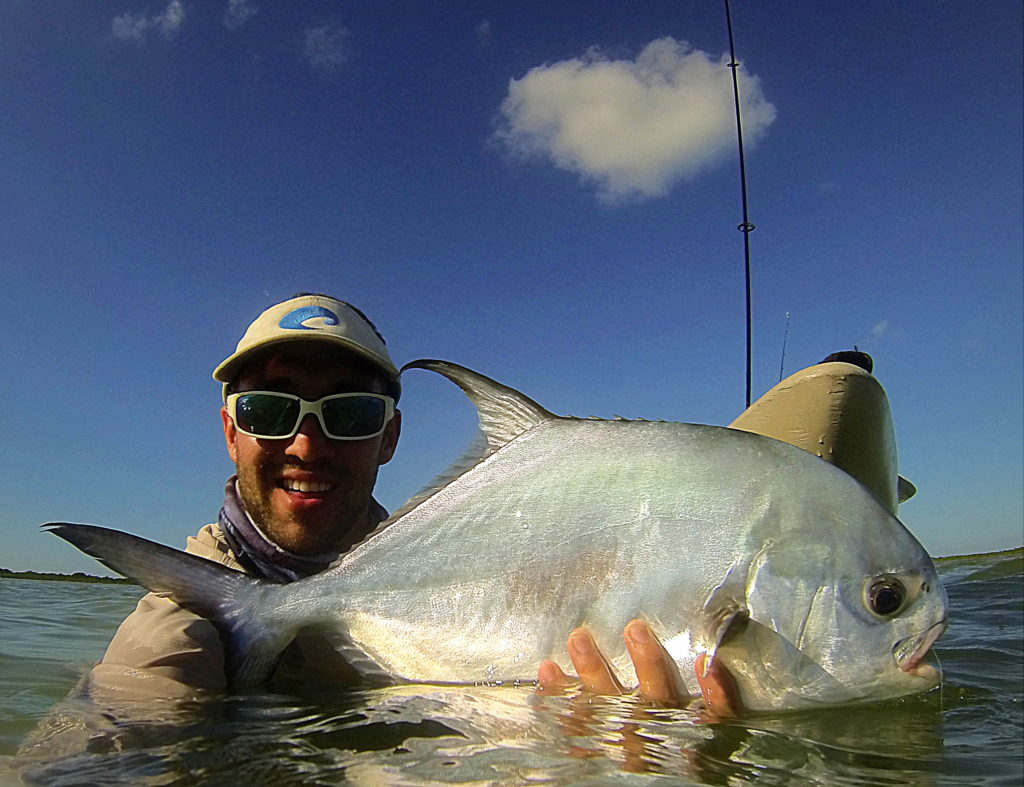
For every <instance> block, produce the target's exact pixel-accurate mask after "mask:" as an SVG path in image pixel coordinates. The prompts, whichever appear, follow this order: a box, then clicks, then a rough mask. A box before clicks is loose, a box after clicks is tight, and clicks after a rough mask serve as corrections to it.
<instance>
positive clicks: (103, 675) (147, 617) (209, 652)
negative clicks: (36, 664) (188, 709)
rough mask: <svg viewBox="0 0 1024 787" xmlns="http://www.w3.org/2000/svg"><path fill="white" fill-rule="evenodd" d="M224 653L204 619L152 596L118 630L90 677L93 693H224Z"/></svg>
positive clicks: (172, 695) (165, 695)
mask: <svg viewBox="0 0 1024 787" xmlns="http://www.w3.org/2000/svg"><path fill="white" fill-rule="evenodd" d="M226 686H227V680H226V677H225V674H224V648H223V646H222V644H221V641H220V637H219V636H218V634H217V630H216V629H215V628H214V627H213V625H212V624H211V623H210V622H209V621H208V620H206V619H205V618H202V617H199V616H198V615H195V614H193V613H191V612H189V611H188V610H185V609H182V608H181V607H179V606H178V605H177V604H175V603H174V602H173V601H171V600H170V599H167V598H163V597H161V596H157V595H154V594H152V593H150V594H149V595H147V596H144V597H143V598H142V600H141V601H140V602H139V605H138V607H136V609H135V611H134V612H132V613H131V614H130V615H129V616H128V617H127V618H125V619H124V621H123V622H122V623H121V626H120V627H119V628H118V630H117V632H116V633H115V634H114V638H113V639H112V640H111V642H110V645H109V646H108V647H107V652H106V653H105V654H104V656H103V659H102V660H101V661H100V663H99V664H97V665H96V666H95V667H94V668H93V669H92V672H91V673H90V675H89V687H90V690H91V691H92V692H93V693H94V696H95V695H96V694H97V693H102V692H117V693H119V694H122V695H123V694H125V693H129V694H131V695H132V696H136V697H140V698H141V697H150V696H151V697H163V698H167V699H175V698H182V699H185V698H189V697H195V696H198V695H199V694H203V693H207V692H219V691H224V689H225V688H226Z"/></svg>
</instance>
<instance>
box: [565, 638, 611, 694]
mask: <svg viewBox="0 0 1024 787" xmlns="http://www.w3.org/2000/svg"><path fill="white" fill-rule="evenodd" d="M569 658H570V659H572V666H573V667H574V668H575V669H576V674H577V675H579V676H580V683H581V684H582V686H583V688H584V689H586V690H587V691H592V692H594V693H595V694H622V693H623V688H622V684H621V683H619V680H618V678H616V677H615V673H614V672H612V669H611V667H609V666H608V663H607V662H606V661H605V660H604V656H602V655H601V651H599V650H598V649H597V644H596V643H595V642H594V638H593V637H592V636H590V632H589V631H587V630H586V629H583V628H578V629H576V630H575V631H573V632H572V634H570V635H569Z"/></svg>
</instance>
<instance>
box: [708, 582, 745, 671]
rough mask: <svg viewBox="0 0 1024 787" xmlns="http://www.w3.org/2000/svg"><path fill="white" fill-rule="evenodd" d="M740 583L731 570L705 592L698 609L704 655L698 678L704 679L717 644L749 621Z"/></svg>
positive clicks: (724, 640)
mask: <svg viewBox="0 0 1024 787" xmlns="http://www.w3.org/2000/svg"><path fill="white" fill-rule="evenodd" d="M742 591H743V585H742V584H741V583H740V581H739V577H738V576H736V569H735V568H734V569H731V570H730V571H729V573H728V574H726V576H725V579H724V580H723V581H722V583H721V584H720V585H718V586H717V587H716V588H715V589H714V590H712V591H711V593H710V594H709V595H708V597H707V600H706V601H705V602H704V608H703V609H702V610H701V615H702V618H703V621H702V626H701V634H700V637H699V641H700V642H701V644H702V645H703V647H704V650H705V652H706V653H707V657H706V658H705V659H704V660H703V670H702V674H701V677H702V678H706V677H707V676H708V672H709V670H710V669H711V665H712V663H713V662H714V660H715V656H716V655H717V653H718V649H719V647H721V646H722V645H723V644H725V643H726V642H727V641H728V640H729V639H730V638H732V637H734V636H736V635H738V634H741V633H742V632H743V630H744V629H745V628H746V627H747V622H748V621H749V620H750V610H749V609H747V605H746V602H745V601H744V600H743V599H744V594H743V592H742Z"/></svg>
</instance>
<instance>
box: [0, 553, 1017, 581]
mask: <svg viewBox="0 0 1024 787" xmlns="http://www.w3.org/2000/svg"><path fill="white" fill-rule="evenodd" d="M1018 552H1021V553H1024V546H1020V547H1012V548H1011V549H1000V550H997V551H995V552H977V553H974V552H972V553H970V554H967V555H944V556H943V557H936V558H932V559H933V560H935V561H936V562H937V563H941V562H943V561H946V560H962V559H963V558H968V557H970V558H975V557H996V556H998V555H1012V554H1015V553H1018ZM0 579H45V580H49V581H51V582H91V583H97V584H101V585H135V584H137V583H136V582H133V581H132V580H130V579H125V578H124V577H94V576H92V575H91V574H83V573H82V572H81V571H76V572H75V573H74V574H51V573H49V572H46V571H11V570H10V569H7V568H0Z"/></svg>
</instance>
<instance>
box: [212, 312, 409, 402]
mask: <svg viewBox="0 0 1024 787" xmlns="http://www.w3.org/2000/svg"><path fill="white" fill-rule="evenodd" d="M295 341H302V342H323V343H325V344H334V345H339V346H341V347H344V348H345V349H346V350H351V351H352V352H354V353H356V354H357V355H360V356H362V357H363V358H365V359H366V360H368V361H370V362H371V363H373V364H374V365H375V366H378V367H380V369H381V370H382V371H383V372H384V373H385V375H387V377H388V379H389V380H390V381H391V382H392V383H394V385H395V390H396V392H397V391H398V369H397V368H396V367H395V364H394V362H393V361H392V360H391V356H390V355H388V350H387V347H386V346H385V344H384V339H383V338H382V337H381V335H380V334H379V333H377V329H376V328H374V327H373V324H372V323H371V322H370V321H369V320H368V319H367V318H366V316H365V315H364V314H363V313H362V312H360V311H359V310H358V309H356V308H355V307H354V306H352V305H351V304H349V303H345V301H339V300H337V299H336V298H332V297H330V296H328V295H299V296H296V297H294V298H290V299H289V300H287V301H283V302H281V303H277V304H274V305H273V306H271V307H270V308H269V309H267V310H266V311H264V312H263V313H262V314H261V315H260V316H259V317H257V318H256V319H255V320H254V321H253V322H252V324H251V325H250V326H249V327H248V328H247V329H246V331H245V334H243V336H242V338H241V339H240V340H239V342H238V346H237V347H236V348H235V351H234V353H232V354H231V355H230V356H228V357H227V358H226V359H224V361H223V362H222V363H221V364H220V365H219V366H218V367H217V368H216V369H214V370H213V379H214V380H217V381H218V382H222V383H230V382H231V381H232V380H233V379H234V378H235V376H236V375H237V374H238V371H239V369H241V367H242V364H244V363H245V361H247V360H248V359H249V358H250V357H251V356H252V354H253V353H254V352H255V351H257V350H262V349H263V348H265V347H269V346H271V345H275V344H283V343H285V342H295Z"/></svg>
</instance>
